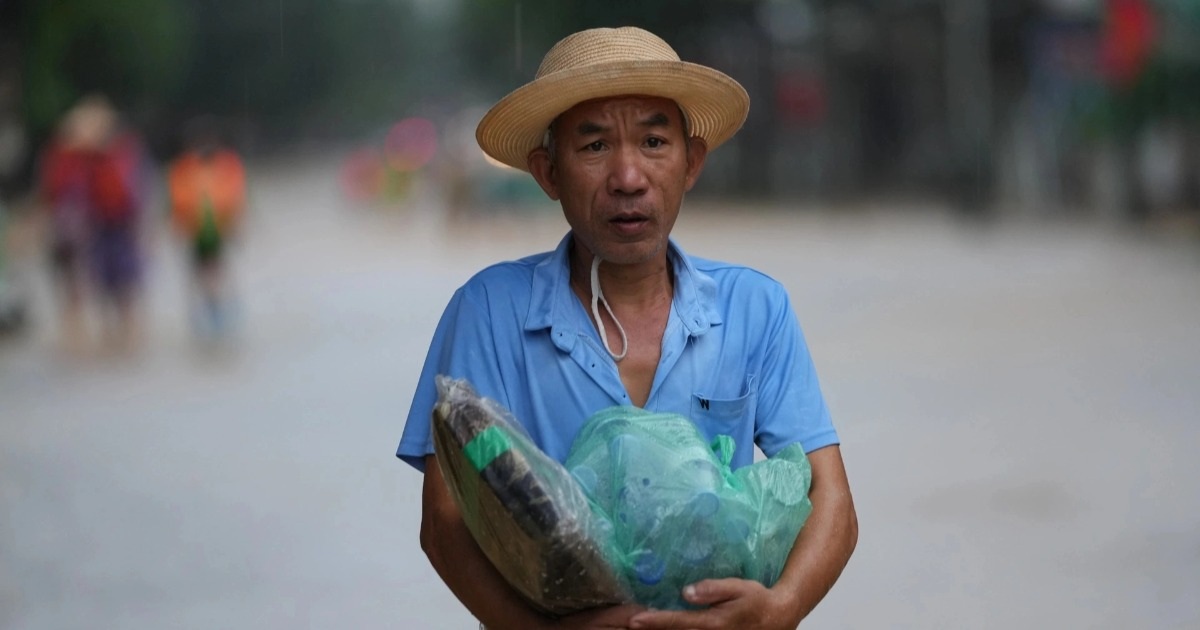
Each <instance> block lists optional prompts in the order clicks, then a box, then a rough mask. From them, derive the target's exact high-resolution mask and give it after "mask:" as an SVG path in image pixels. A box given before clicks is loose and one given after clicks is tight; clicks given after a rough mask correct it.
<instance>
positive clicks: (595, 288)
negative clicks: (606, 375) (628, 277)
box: [592, 256, 629, 361]
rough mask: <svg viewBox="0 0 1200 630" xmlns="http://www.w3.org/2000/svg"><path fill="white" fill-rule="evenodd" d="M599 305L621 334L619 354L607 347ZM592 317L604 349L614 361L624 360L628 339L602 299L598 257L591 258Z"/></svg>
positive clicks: (606, 336) (610, 309)
mask: <svg viewBox="0 0 1200 630" xmlns="http://www.w3.org/2000/svg"><path fill="white" fill-rule="evenodd" d="M600 304H604V310H606V311H608V316H609V317H611V318H612V320H613V323H614V324H616V325H617V332H619V333H621V354H617V353H615V352H613V351H612V348H611V347H610V346H609V345H608V333H607V332H605V330H604V320H603V319H600ZM592 316H593V317H595V318H596V327H597V328H599V329H600V341H602V342H604V349H605V350H608V354H609V355H610V356H612V358H613V360H614V361H620V360H621V359H624V358H625V355H626V354H627V353H628V352H629V339H627V338H626V337H625V329H624V328H622V327H621V322H619V321H617V316H616V315H614V314H613V311H612V307H611V306H609V305H608V300H606V299H604V291H603V290H602V289H601V288H600V257H599V256H594V257H593V258H592Z"/></svg>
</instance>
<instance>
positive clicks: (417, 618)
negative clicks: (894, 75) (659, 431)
mask: <svg viewBox="0 0 1200 630" xmlns="http://www.w3.org/2000/svg"><path fill="white" fill-rule="evenodd" d="M251 177H252V181H253V183H254V217H253V220H252V222H251V225H250V229H249V230H248V233H247V235H246V238H245V239H244V242H243V243H242V248H241V250H240V251H239V252H238V255H237V257H236V259H235V263H236V265H237V286H238V289H239V291H240V294H241V296H242V327H241V330H240V333H239V335H238V336H237V339H236V341H235V342H230V343H226V344H223V345H219V346H216V347H210V346H204V345H201V344H197V343H195V342H194V340H192V339H191V337H190V335H189V330H188V327H187V322H186V317H185V313H184V304H185V303H186V291H185V286H186V283H185V282H184V281H183V277H184V276H183V273H182V271H183V265H182V260H181V255H180V254H178V253H177V251H176V250H175V249H173V248H172V243H171V242H170V240H169V239H168V238H167V237H166V236H165V234H164V235H163V236H162V237H161V238H159V239H157V240H156V241H155V242H154V243H153V249H154V252H155V257H154V262H155V267H154V272H153V274H152V275H151V276H150V279H149V292H148V298H147V304H146V306H147V318H146V330H145V333H146V335H145V337H146V343H145V346H144V348H143V350H142V351H141V352H140V354H138V355H136V356H135V357H132V358H131V357H119V356H110V355H108V354H105V353H93V354H92V355H90V356H86V357H83V358H77V357H76V358H72V357H69V356H66V355H64V354H63V353H61V352H59V351H58V350H57V349H56V345H55V343H54V338H53V337H54V335H53V332H54V331H53V327H52V326H51V325H50V323H51V322H49V321H46V322H43V323H42V324H41V325H39V326H38V327H36V328H34V329H33V330H32V331H30V334H29V335H28V336H27V337H26V338H25V339H21V340H16V341H10V342H8V343H4V344H2V345H0V628H4V629H6V630H34V629H37V630H41V629H59V628H72V629H73V628H119V629H128V630H140V629H154V630H158V629H162V628H197V629H199V628H204V629H210V628H256V629H272V628H295V627H303V628H331V629H341V628H438V629H440V628H463V629H466V628H473V627H475V626H474V624H473V623H472V620H471V618H470V616H469V615H468V614H466V613H465V612H464V611H463V610H462V609H461V607H460V606H459V605H458V604H457V602H456V601H455V599H454V598H453V596H452V595H451V594H450V593H449V591H448V590H447V589H446V588H445V587H443V586H442V584H441V582H440V581H439V580H438V578H437V576H436V574H435V573H434V572H433V570H432V569H431V568H430V567H429V565H428V564H427V562H426V561H425V559H424V556H423V555H422V553H421V551H420V548H419V545H418V540H417V531H418V525H419V519H420V509H419V506H420V484H421V476H420V475H419V474H418V473H416V472H415V471H413V470H411V469H409V468H408V467H407V466H406V465H404V464H403V463H401V462H399V461H398V460H396V459H395V458H394V457H393V452H394V449H395V444H396V442H397V440H398V438H399V435H400V431H401V428H402V423H403V418H404V416H405V413H406V411H407V408H408V404H409V401H410V396H411V393H412V389H413V384H414V380H415V379H416V377H417V374H418V371H419V367H420V362H421V360H422V358H423V355H424V350H425V346H426V344H427V343H428V340H429V338H430V337H431V335H432V331H433V327H434V324H435V323H436V320H437V317H438V315H439V314H440V311H441V308H442V306H443V305H444V304H445V302H446V300H447V299H448V298H449V296H450V294H451V292H452V291H453V290H454V289H455V288H456V287H457V286H458V285H459V284H461V283H462V282H463V281H464V280H466V278H467V277H469V275H470V274H471V273H472V272H473V271H475V270H477V269H479V268H481V267H482V266H484V265H486V264H487V263H488V262H491V261H494V260H499V259H504V258H513V257H517V256H521V255H524V254H527V253H532V252H534V251H541V250H545V249H549V248H552V247H553V246H554V245H555V244H556V243H557V241H558V239H559V237H561V235H562V233H563V231H564V230H565V223H564V222H563V221H562V219H561V218H560V217H558V216H557V215H556V214H555V213H554V211H553V208H539V209H534V210H529V211H527V212H524V213H518V214H509V215H505V216H502V217H498V218H494V219H491V220H487V221H482V220H481V221H477V222H474V223H471V224H469V225H459V226H452V225H448V224H446V222H445V221H443V220H442V219H441V218H440V217H439V215H438V213H437V212H436V204H430V203H426V202H414V203H412V204H410V205H409V206H408V207H401V208H396V209H391V210H380V209H367V208H356V207H353V206H351V205H349V204H347V203H345V202H343V201H341V200H340V198H339V196H338V192H337V188H336V177H335V174H334V172H333V170H332V169H329V168H323V167H321V166H320V165H312V164H308V165H297V166H291V167H288V168H278V167H273V168H268V167H262V168H260V169H258V170H257V171H252V173H251ZM887 210H889V208H888V204H886V203H881V204H879V205H878V207H874V208H872V207H864V208H850V209H841V210H839V211H837V212H832V211H812V210H803V211H802V210H799V209H789V208H783V207H780V208H773V209H770V211H769V212H766V213H753V212H751V211H750V210H749V209H744V208H733V207H716V206H712V205H709V206H703V207H702V206H700V205H699V204H696V206H693V207H689V208H687V209H685V212H684V215H683V217H682V218H681V219H680V222H679V224H678V226H677V228H676V232H675V234H676V237H677V239H678V241H679V242H680V244H681V245H682V246H683V247H684V248H685V249H687V250H688V251H690V252H692V253H695V254H698V255H703V256H705V257H709V258H718V259H727V260H732V261H737V262H744V263H748V264H751V265H753V266H756V267H758V268H760V269H761V270H763V271H765V272H766V273H768V274H769V275H771V276H773V277H776V278H778V279H779V280H781V281H782V282H784V283H785V284H786V285H787V287H788V288H789V290H790V291H791V295H792V299H793V303H794V306H795V309H796V311H797V313H798V315H799V317H800V319H801V323H802V325H803V326H804V329H805V332H806V335H807V337H808V340H809V343H810V346H811V348H812V351H813V353H814V357H815V359H816V362H817V367H818V371H819V373H820V376H821V380H822V385H823V388H824V391H825V393H826V396H827V398H828V400H829V404H830V406H831V408H832V411H833V414H834V418H835V422H836V423H837V426H838V429H839V431H840V433H841V438H842V441H843V446H842V448H843V453H844V457H845V460H846V464H847V467H848V471H849V475H850V479H851V484H852V488H853V490H854V493H855V499H856V502H857V505H858V512H859V518H860V522H861V538H860V542H859V546H858V549H857V551H856V553H855V555H854V557H853V558H852V559H851V562H850V564H849V566H848V567H847V569H846V571H845V573H844V575H843V577H842V579H841V580H840V581H839V583H838V584H837V585H836V586H835V588H834V590H833V591H832V592H831V593H830V595H829V596H828V597H827V598H826V600H825V601H824V602H823V603H822V604H821V606H820V607H819V608H818V609H817V610H816V611H815V612H814V613H813V614H812V616H811V617H810V618H809V621H807V622H806V623H805V624H804V627H806V628H807V627H811V628H852V629H863V628H1009V627H1030V628H1129V627H1137V628H1196V627H1200V600H1198V599H1197V598H1196V597H1195V595H1196V593H1198V592H1200V501H1198V500H1197V497H1200V458H1197V457H1196V454H1195V453H1196V450H1197V448H1198V447H1200V247H1198V246H1197V244H1196V242H1194V241H1192V242H1188V241H1186V240H1183V239H1179V238H1171V237H1167V236H1163V235H1161V234H1157V235H1154V234H1145V233H1141V234H1134V233H1128V232H1124V231H1121V230H1118V229H1116V228H1114V227H1111V226H1103V225H1093V224H1087V223H1079V222H1068V221H1054V222H1050V221H1042V222H1036V223H1035V222H1030V221H1022V222H1012V223H999V224H993V225H981V224H977V223H967V222H962V221H958V220H955V219H954V218H953V217H952V216H950V215H948V214H947V213H945V212H942V211H939V210H938V208H936V207H928V208H923V207H920V206H919V205H914V204H907V205H906V206H905V207H904V208H902V209H900V210H894V211H890V212H889V211H887ZM32 277H33V278H34V279H35V280H44V274H41V272H35V273H33V274H32ZM35 284H37V283H35ZM38 286H40V284H38ZM35 297H36V298H37V299H36V300H35V306H36V307H37V313H38V314H39V315H41V316H42V318H43V319H47V320H48V319H49V318H47V317H46V315H48V314H49V313H48V309H49V304H48V298H47V295H46V292H45V290H44V289H43V290H41V291H40V292H38V293H37V294H36V295H35Z"/></svg>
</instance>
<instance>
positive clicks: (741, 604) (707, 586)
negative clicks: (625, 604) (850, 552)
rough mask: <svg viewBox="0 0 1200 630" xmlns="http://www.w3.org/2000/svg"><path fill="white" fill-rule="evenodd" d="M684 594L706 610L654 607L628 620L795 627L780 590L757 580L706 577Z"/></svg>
mask: <svg viewBox="0 0 1200 630" xmlns="http://www.w3.org/2000/svg"><path fill="white" fill-rule="evenodd" d="M683 598H684V600H686V601H687V602H688V603H689V604H692V605H694V606H707V608H705V609H703V610H651V611H647V612H644V613H640V614H638V615H635V616H634V617H633V619H631V620H630V622H629V627H630V628H632V629H634V630H726V629H729V628H737V630H785V629H786V630H795V628H796V623H795V621H794V619H795V613H794V612H792V611H790V610H789V608H788V602H787V600H786V598H785V597H783V596H782V595H781V594H780V593H777V592H774V591H772V590H771V589H769V588H767V587H765V586H763V585H762V584H761V583H759V582H755V581H754V580H739V579H733V578H730V579H725V580H704V581H703V582H698V583H696V584H692V585H689V586H686V587H684V589H683Z"/></svg>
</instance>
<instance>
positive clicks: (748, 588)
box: [397, 28, 857, 630]
mask: <svg viewBox="0 0 1200 630" xmlns="http://www.w3.org/2000/svg"><path fill="white" fill-rule="evenodd" d="M748 108H749V98H748V97H747V95H746V92H745V91H744V90H743V89H742V87H741V86H740V85H738V84H737V82H735V81H734V80H733V79H731V78H729V77H727V76H725V75H724V74H721V73H720V72H717V71H715V70H713V69H711V68H706V67H703V66H699V65H695V64H690V63H685V62H681V61H679V57H678V56H677V55H676V54H675V52H674V51H673V50H672V49H671V48H670V47H669V46H668V45H667V44H666V43H665V42H663V41H662V40H661V39H659V38H658V37H655V36H654V35H652V34H650V33H648V32H646V31H643V30H641V29H635V28H621V29H594V30H588V31H583V32H580V33H576V34H574V35H571V36H569V37H567V38H566V39H564V40H562V41H561V42H559V43H558V44H556V45H555V46H554V48H552V49H551V50H550V52H548V53H547V54H546V57H545V58H544V59H543V61H542V65H541V67H540V68H539V69H538V73H537V77H536V78H535V80H534V81H533V82H531V83H529V84H526V85H525V86H523V87H521V88H520V89H518V90H516V91H514V92H513V93H511V94H509V95H508V96H506V97H505V98H504V99H502V100H501V101H500V102H499V103H497V104H496V105H495V107H493V108H492V109H491V111H489V112H488V114H487V115H486V116H484V118H483V120H482V121H481V122H480V124H479V128H478V130H477V132H476V137H477V139H478V140H479V143H480V146H482V147H483V149H484V150H485V151H486V152H487V153H488V154H490V155H491V156H492V157H494V158H496V159H497V160H500V161H502V162H504V163H506V164H509V165H511V166H514V167H516V168H521V169H523V170H527V171H529V172H530V173H531V174H532V175H533V177H534V178H535V179H536V180H537V182H538V184H540V185H541V187H542V189H543V190H544V191H545V192H546V194H547V195H549V196H550V198H551V199H554V200H557V201H559V202H560V203H561V205H562V208H563V214H564V215H565V217H566V219H567V223H568V224H569V225H570V227H571V231H570V233H569V234H568V235H567V236H566V237H565V238H564V239H563V240H562V242H561V243H560V244H559V247H558V249H557V250H556V251H554V252H552V253H546V254H540V255H536V256H531V257H529V258H525V259H523V260H520V261H516V262H510V263H503V264H499V265H495V266H493V267H490V268H488V269H485V270H484V271H482V272H480V273H479V274H477V275H476V276H475V277H474V278H472V279H471V280H470V281H469V282H468V283H467V284H466V285H464V286H463V287H462V288H460V289H459V290H458V292H457V293H455V295H454V297H453V298H452V299H451V302H450V304H449V306H448V307H447V309H446V312H445V314H444V315H443V316H442V320H441V323H440V324H439V325H438V328H437V331H436V333H435V336H434V340H433V343H432V345H431V347H430V351H429V355H428V357H427V359H426V362H425V366H424V370H423V372H422V374H421V379H420V381H419V383H418V385H417V392H416V396H415V399H414V401H413V406H412V409H411V411H410V413H409V417H408V422H407V425H406V427H405V431H404V436H403V438H402V439H401V442H400V447H399V449H398V451H397V455H398V456H399V457H401V458H402V459H404V460H405V461H407V462H408V463H410V464H412V465H413V466H415V467H417V468H418V469H421V470H423V471H424V472H425V484H424V495H423V506H422V509H423V517H422V524H421V544H422V547H423V548H424V550H425V552H426V554H427V555H428V556H429V559H430V562H431V563H432V564H433V566H434V568H435V569H436V570H437V572H438V574H439V575H440V576H441V578H442V579H443V580H444V581H445V582H446V584H447V586H449V587H450V589H451V591H453V592H454V594H455V595H456V596H457V597H458V598H459V599H460V600H461V601H462V602H463V604H464V605H466V607H467V608H468V609H470V611H471V612H472V613H473V614H474V615H475V616H476V617H477V618H479V620H480V621H481V622H483V623H484V624H485V625H486V626H487V627H488V628H492V629H493V630H494V629H497V628H518V629H529V628H681V629H687V628H700V629H708V628H737V629H749V628H794V627H796V625H797V624H798V623H799V622H800V620H801V619H803V618H804V617H805V616H806V615H807V614H808V613H809V612H810V611H811V610H812V609H813V607H815V606H816V605H817V603H818V602H819V601H820V600H821V598H822V597H824V595H825V593H826V592H827V591H828V590H829V588H830V587H831V586H832V585H833V583H834V581H835V580H836V579H837V577H838V575H839V574H840V573H841V570H842V568H843V567H844V566H845V564H846V562H847V560H848V559H849V557H850V554H851V552H852V551H853V548H854V545H855V543H856V541H857V521H856V517H855V512H854V507H853V502H852V500H851V496H850V491H849V487H848V484H847V481H846V476H845V470H844V469H843V466H842V460H841V455H840V452H839V449H838V439H837V434H836V432H835V431H834V429H833V426H832V423H831V421H830V419H829V414H828V411H827V410H826V407H825V403H824V400H823V399H822V397H821V393H820V389H819V387H818V384H817V380H816V373H815V371H814V369H813V365H812V361H811V359H810V357H809V354H808V350H807V347H806V345H805V342H804V339H803V336H802V335H801V333H800V329H799V326H798V324H797V322H796V319H795V316H794V315H793V313H792V311H791V306H790V303H789V301H788V299H787V295H786V293H785V292H784V290H783V289H782V287H781V286H780V285H779V284H778V283H776V282H774V281H773V280H770V279H769V278H767V277H765V276H763V275H762V274H759V273H757V272H755V271H753V270H750V269H747V268H745V267H739V266H735V265H728V264H724V263H716V262H711V261H706V260H702V259H698V258H692V257H689V256H687V255H686V254H684V253H683V252H682V251H681V250H680V249H679V247H678V246H677V245H676V244H675V243H673V242H672V241H670V240H669V235H670V232H671V228H672V227H673V226H674V223H675V219H676V217H677V216H678V213H679V208H680V205H681V203H682V201H683V196H684V193H685V192H687V191H688V190H690V189H691V188H692V186H693V185H694V184H695V182H696V179H697V178H698V177H699V175H700V171H701V169H702V167H703V165H704V161H705V157H706V156H707V154H708V151H710V150H712V149H714V148H716V147H717V145H719V144H721V143H722V142H724V141H725V140H727V139H728V138H729V137H730V136H732V135H733V134H734V133H735V132H736V131H737V130H738V128H740V127H741V125H742V123H743V121H744V120H745V117H746V114H747V111H748ZM437 374H446V375H449V376H452V377H455V378H465V379H468V380H469V381H470V382H471V383H472V384H473V385H474V386H475V388H476V389H477V390H478V391H479V393H480V394H481V395H483V396H486V397H489V398H492V399H495V400H497V401H499V402H500V403H501V404H503V405H504V406H505V407H507V408H508V409H509V410H511V411H512V412H513V414H514V415H515V417H516V418H517V419H518V420H519V421H520V422H521V423H522V425H523V426H524V427H525V428H526V429H527V430H528V431H529V433H530V436H531V437H532V438H533V439H534V441H535V442H536V443H537V444H538V445H539V446H540V447H541V448H542V449H543V450H544V451H546V452H547V453H548V454H549V455H550V456H551V457H554V458H555V459H557V460H559V461H562V460H563V459H564V458H565V457H566V454H567V452H568V450H569V449H570V446H571V442H572V440H573V439H574V436H575V434H576V432H577V431H578V429H579V427H580V426H581V425H582V424H583V423H584V421H585V420H586V419H587V418H588V417H589V416H590V415H592V414H593V413H594V412H596V411H598V410H600V409H602V408H604V407H609V406H613V405H636V406H638V407H644V408H647V409H651V410H655V411H664V412H674V413H679V414H683V415H685V416H688V417H689V418H691V419H692V421H693V422H695V423H696V424H697V425H698V426H699V427H700V429H701V431H702V432H703V433H704V434H705V435H706V436H707V437H709V438H712V437H713V436H715V435H717V434H726V435H732V436H733V437H734V439H735V441H736V443H737V451H736V453H735V455H734V461H733V465H734V466H735V467H737V466H743V465H746V464H749V463H751V462H752V460H753V450H752V449H753V446H752V442H753V443H757V444H758V445H759V446H760V447H761V448H762V450H763V451H764V452H765V453H766V454H767V455H768V456H770V455H773V454H774V453H776V452H778V451H779V450H780V449H782V448H783V447H784V446H786V445H788V444H791V443H795V442H800V443H801V444H802V446H803V447H804V449H805V451H806V452H808V456H809V459H810V462H811V464H812V471H813V477H812V488H811V491H810V498H811V500H812V503H813V512H812V515H811V516H810V517H809V519H808V521H807V524H806V525H805V527H804V529H803V530H802V531H801V534H800V536H799V537H798V539H797V541H796V544H795V545H794V546H793V549H792V552H791V554H790V555H789V556H788V558H787V562H786V565H785V568H784V571H783V575H782V576H781V577H780V579H779V581H778V582H777V583H776V584H775V585H774V586H773V587H772V588H766V587H764V586H763V585H762V584H760V583H758V582H754V581H747V580H738V579H721V580H707V581H703V582H700V583H698V584H694V585H691V586H689V587H687V588H685V590H684V598H685V599H686V600H687V601H689V602H690V603H692V604H694V605H695V606H696V607H697V609H696V610H691V611H649V610H645V609H642V608H640V607H638V606H634V605H626V606H617V607H612V608H607V609H602V610H594V611H587V612H584V613H579V614H576V615H572V616H568V617H565V618H561V619H550V618H548V617H544V616H542V615H539V614H538V613H536V612H535V611H534V610H533V609H532V608H530V607H529V606H528V605H527V604H526V603H525V602H524V601H523V600H522V599H521V598H520V597H519V596H518V595H517V594H516V593H515V591H513V590H512V589H511V588H510V587H509V586H508V585H507V584H506V583H505V582H504V581H503V579H502V578H501V577H500V576H499V574H498V573H497V572H496V570H495V569H494V568H493V567H492V566H491V564H490V563H489V562H488V560H487V559H486V557H485V556H483V555H482V553H481V552H480V550H479V548H478V546H477V545H476V544H475V542H474V540H473V539H472V538H471V535H470V533H469V532H468V530H467V529H466V526H465V525H464V524H463V520H462V516H461V514H460V513H459V511H458V509H457V507H456V505H455V504H454V502H453V500H452V499H451V497H450V494H449V491H448V490H447V488H446V485H445V481H444V480H443V478H442V476H441V473H440V471H439V469H438V466H437V462H436V459H435V456H434V455H433V452H434V451H433V446H432V440H431V438H430V434H429V423H430V411H431V409H432V407H433V404H434V401H435V397H436V392H435V390H434V382H433V381H434V376H435V375H437Z"/></svg>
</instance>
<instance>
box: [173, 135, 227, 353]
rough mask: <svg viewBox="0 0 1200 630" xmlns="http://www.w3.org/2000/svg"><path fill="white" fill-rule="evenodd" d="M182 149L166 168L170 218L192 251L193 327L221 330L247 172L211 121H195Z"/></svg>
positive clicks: (225, 319)
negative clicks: (195, 298) (197, 301)
mask: <svg viewBox="0 0 1200 630" xmlns="http://www.w3.org/2000/svg"><path fill="white" fill-rule="evenodd" d="M186 147H187V148H186V150H185V151H184V152H183V153H182V154H181V155H179V156H178V157H177V158H176V159H175V160H174V161H173V162H171V165H170V167H169V169H168V172H167V189H168V194H169V198H170V204H171V221H172V223H173V225H174V227H175V230H176V232H177V233H178V234H179V236H180V237H181V238H182V239H183V240H184V241H185V242H186V243H187V244H188V247H189V248H190V249H191V254H192V256H191V257H192V270H193V274H194V280H195V284H196V288H197V291H198V295H199V298H200V305H199V307H200V308H199V311H198V313H197V315H198V317H197V321H196V324H197V327H198V329H199V330H201V331H205V330H207V331H210V332H214V333H219V332H221V331H222V330H224V329H225V327H226V326H227V324H228V318H229V315H230V313H229V308H230V304H229V298H228V295H227V293H228V287H227V283H228V280H227V278H226V276H227V275H228V272H227V270H226V268H225V267H226V264H227V262H226V258H227V256H226V250H227V249H228V243H229V240H230V239H231V238H232V237H233V236H234V234H236V233H237V231H238V228H239V224H240V222H241V218H242V213H243V211H244V209H245V205H246V175H245V169H244V167H243V165H242V160H241V158H240V157H239V156H238V154H237V153H236V152H235V151H234V150H232V149H230V148H227V147H225V146H223V145H222V144H221V142H220V140H219V137H218V134H217V133H216V131H215V127H214V125H213V123H212V122H211V121H208V120H201V121H197V122H195V123H193V124H192V125H191V128H190V130H189V132H188V133H187V143H186Z"/></svg>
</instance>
